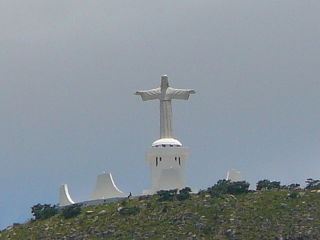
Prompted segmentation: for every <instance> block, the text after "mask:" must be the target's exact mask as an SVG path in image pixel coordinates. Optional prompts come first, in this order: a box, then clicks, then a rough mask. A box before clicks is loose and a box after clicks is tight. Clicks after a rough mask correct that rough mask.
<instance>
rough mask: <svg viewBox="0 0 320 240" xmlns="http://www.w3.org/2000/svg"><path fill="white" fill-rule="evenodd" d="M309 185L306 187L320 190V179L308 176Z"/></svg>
mask: <svg viewBox="0 0 320 240" xmlns="http://www.w3.org/2000/svg"><path fill="white" fill-rule="evenodd" d="M306 183H307V186H306V189H309V190H319V189H320V180H314V179H312V178H308V179H307V180H306Z"/></svg>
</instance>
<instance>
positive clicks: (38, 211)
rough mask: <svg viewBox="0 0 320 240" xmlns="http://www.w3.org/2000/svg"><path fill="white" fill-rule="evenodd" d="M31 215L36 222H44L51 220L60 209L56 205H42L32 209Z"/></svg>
mask: <svg viewBox="0 0 320 240" xmlns="http://www.w3.org/2000/svg"><path fill="white" fill-rule="evenodd" d="M31 213H32V215H33V216H34V217H35V219H36V220H44V219H47V218H50V217H52V216H54V215H56V214H57V213H58V209H57V207H56V206H55V205H53V206H51V205H50V204H40V203H38V204H37V205H34V206H33V207H31Z"/></svg>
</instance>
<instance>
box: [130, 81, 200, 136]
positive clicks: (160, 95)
mask: <svg viewBox="0 0 320 240" xmlns="http://www.w3.org/2000/svg"><path fill="white" fill-rule="evenodd" d="M193 93H195V91H194V90H192V89H176V88H171V87H169V82H168V76H166V75H164V76H161V86H160V87H159V88H155V89H150V90H146V91H137V92H136V93H135V94H136V95H140V96H141V98H142V100H143V101H148V100H154V99H159V100H160V138H173V131H172V123H171V122H172V105H171V100H172V99H180V100H188V99H189V96H190V94H193Z"/></svg>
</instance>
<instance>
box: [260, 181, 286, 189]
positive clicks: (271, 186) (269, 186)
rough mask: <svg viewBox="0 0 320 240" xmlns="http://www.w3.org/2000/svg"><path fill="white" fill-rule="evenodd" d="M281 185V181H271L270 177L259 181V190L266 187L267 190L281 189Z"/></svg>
mask: <svg viewBox="0 0 320 240" xmlns="http://www.w3.org/2000/svg"><path fill="white" fill-rule="evenodd" d="M280 187H281V186H280V182H277V181H273V182H271V181H270V180H268V179H264V180H260V181H259V182H258V183H257V190H262V189H265V190H270V189H280Z"/></svg>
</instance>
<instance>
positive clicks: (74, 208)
mask: <svg viewBox="0 0 320 240" xmlns="http://www.w3.org/2000/svg"><path fill="white" fill-rule="evenodd" d="M80 213H81V206H80V205H79V204H73V205H70V206H66V207H64V208H62V211H61V215H62V216H63V217H64V218H65V219H68V218H73V217H75V216H77V215H79V214H80Z"/></svg>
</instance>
